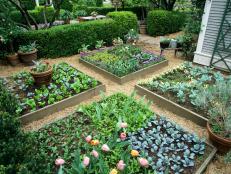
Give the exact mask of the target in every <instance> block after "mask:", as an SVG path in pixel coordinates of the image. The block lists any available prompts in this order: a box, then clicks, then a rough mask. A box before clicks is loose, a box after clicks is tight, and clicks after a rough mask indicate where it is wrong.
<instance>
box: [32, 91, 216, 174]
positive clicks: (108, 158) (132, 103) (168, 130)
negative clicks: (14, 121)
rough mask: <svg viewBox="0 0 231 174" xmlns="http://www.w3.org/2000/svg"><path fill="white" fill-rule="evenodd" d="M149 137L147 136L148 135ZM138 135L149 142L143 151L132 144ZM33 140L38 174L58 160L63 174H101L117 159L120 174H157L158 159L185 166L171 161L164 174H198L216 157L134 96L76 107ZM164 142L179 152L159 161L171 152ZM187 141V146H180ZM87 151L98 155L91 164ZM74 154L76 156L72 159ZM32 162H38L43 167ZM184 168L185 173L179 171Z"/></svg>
mask: <svg viewBox="0 0 231 174" xmlns="http://www.w3.org/2000/svg"><path fill="white" fill-rule="evenodd" d="M161 121H162V123H161ZM121 123H126V124H127V126H126V127H123V128H121V125H122V124H121ZM105 125H107V126H105ZM154 129H155V131H154ZM150 131H152V133H151V134H150ZM128 132H130V133H128ZM121 133H127V134H128V136H127V137H125V139H124V140H122V139H120V138H119V137H120V135H121ZM143 133H145V136H148V138H147V139H146V140H147V141H152V143H151V144H150V145H148V146H147V147H144V144H145V143H144V141H146V140H144V137H141V138H143V139H142V142H140V141H141V140H139V141H138V140H137V141H135V139H140V135H143ZM34 135H35V138H36V139H35V141H36V142H37V143H35V144H36V147H35V149H36V150H35V151H34V154H32V157H31V164H30V165H29V168H31V169H32V171H36V172H37V173H54V171H56V170H57V168H56V167H55V165H54V161H55V159H56V158H63V159H64V160H65V161H66V162H65V164H64V168H65V169H67V170H68V171H77V170H76V169H77V168H78V169H80V170H81V171H84V172H83V173H87V172H88V173H92V174H93V173H103V174H104V173H105V174H106V173H109V171H111V170H112V169H115V168H116V164H117V163H118V162H119V161H120V160H121V159H122V160H123V161H124V163H125V164H126V167H125V169H124V171H123V172H124V173H125V174H140V173H145V172H149V173H153V172H154V170H156V171H158V172H159V171H160V170H159V168H155V166H158V165H159V162H158V160H162V156H166V157H167V155H175V157H176V159H178V158H179V157H178V156H180V158H181V159H182V160H185V163H184V162H181V161H179V159H178V161H175V160H171V161H169V164H170V165H168V166H169V167H167V166H166V164H165V163H163V162H164V161H163V162H162V163H163V164H162V167H163V169H167V168H169V171H170V173H172V169H171V167H174V170H176V169H177V168H179V166H180V170H181V169H183V170H184V171H183V172H180V173H187V172H188V171H190V172H191V173H202V171H203V170H204V169H205V167H206V166H207V164H208V163H209V162H210V160H211V159H212V158H213V156H214V154H215V152H216V149H215V148H213V146H210V145H209V144H206V143H205V142H204V141H203V140H200V139H199V138H198V137H197V136H196V135H194V134H190V133H188V132H186V131H184V130H183V129H182V128H181V127H180V126H178V125H176V124H175V123H172V122H170V121H168V120H165V119H164V118H162V117H161V118H160V117H158V116H156V115H155V114H153V112H152V111H151V110H150V109H149V105H147V104H145V103H144V102H143V100H140V101H136V100H135V99H134V95H132V96H126V95H123V94H120V93H118V94H115V95H112V96H110V97H107V98H106V97H103V99H102V100H101V101H99V102H94V103H92V104H90V105H86V106H81V107H80V108H79V109H78V111H77V112H76V113H74V114H72V115H70V116H69V117H67V118H64V119H62V120H59V121H56V122H54V123H51V124H48V125H46V126H45V127H43V128H41V129H39V130H38V131H36V132H34ZM87 135H90V136H91V138H90V141H89V143H87V142H86V141H88V140H87V139H86V140H85V137H86V136H87ZM157 135H158V136H160V137H161V139H156V140H159V142H156V141H155V140H153V137H154V136H157ZM160 137H159V138H160ZM93 140H94V142H95V140H98V141H99V144H97V145H95V144H94V143H93ZM168 140H169V141H172V143H171V144H173V145H174V148H178V146H179V148H178V150H173V149H169V153H168V154H167V155H166V154H165V152H163V153H161V155H162V156H161V157H159V155H158V154H160V153H158V154H157V155H156V153H157V152H161V149H162V148H163V147H164V148H165V149H162V150H166V149H167V148H173V147H172V145H171V144H166V143H164V141H166V142H167V141H168ZM186 140H187V143H185V142H186ZM139 143H140V146H139ZM178 143H179V144H178ZM183 143H185V144H183ZM103 144H107V145H108V147H109V151H108V152H103V151H102V149H103V148H102V146H103ZM129 144H130V145H131V146H132V148H131V146H129ZM137 144H138V145H137ZM154 145H155V146H157V148H156V147H155V146H154ZM132 149H133V150H135V149H136V150H138V151H139V154H138V156H137V157H135V156H131V154H130V152H131V150H132ZM92 150H95V151H97V152H98V153H99V158H94V156H93V155H92ZM75 151H77V153H74V152H75ZM188 151H189V152H188ZM147 152H148V154H147ZM154 154H155V155H154ZM84 156H85V157H86V156H88V157H89V158H90V164H89V166H87V167H83V166H82V165H81V163H82V160H83V158H84ZM140 157H143V158H146V159H147V160H148V162H149V165H148V166H147V167H145V168H143V167H141V166H140V165H139V162H138V161H139V158H140ZM154 157H155V158H154ZM186 157H187V159H186ZM169 159H170V157H169ZM74 160H75V161H74ZM188 160H189V161H188ZM37 161H42V164H40V163H38V162H37ZM33 162H34V163H33ZM178 162H179V163H180V164H179V166H178ZM189 164H190V165H191V166H189ZM101 165H103V166H104V167H103V169H104V172H102V170H103V169H102V168H101V167H100V166H101ZM183 165H185V166H186V167H182V166H183ZM69 169H70V170H69ZM69 173H71V172H69ZM72 173H74V172H72ZM79 173H81V172H79Z"/></svg>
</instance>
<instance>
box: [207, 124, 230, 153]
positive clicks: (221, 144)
mask: <svg viewBox="0 0 231 174" xmlns="http://www.w3.org/2000/svg"><path fill="white" fill-rule="evenodd" d="M207 131H208V134H209V139H210V140H211V141H212V143H213V145H214V146H216V147H217V150H218V152H220V153H222V154H224V153H227V152H228V151H229V150H230V149H231V139H230V138H223V137H222V136H219V135H217V134H215V133H213V131H212V129H211V126H210V124H209V122H208V123H207Z"/></svg>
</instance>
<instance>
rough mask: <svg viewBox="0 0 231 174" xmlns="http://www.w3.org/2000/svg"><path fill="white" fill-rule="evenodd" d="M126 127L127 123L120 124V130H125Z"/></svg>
mask: <svg viewBox="0 0 231 174" xmlns="http://www.w3.org/2000/svg"><path fill="white" fill-rule="evenodd" d="M127 127H128V124H127V123H125V122H121V123H120V128H127Z"/></svg>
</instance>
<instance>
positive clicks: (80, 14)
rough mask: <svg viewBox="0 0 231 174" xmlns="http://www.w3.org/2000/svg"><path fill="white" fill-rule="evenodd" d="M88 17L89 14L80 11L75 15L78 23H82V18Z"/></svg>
mask: <svg viewBox="0 0 231 174" xmlns="http://www.w3.org/2000/svg"><path fill="white" fill-rule="evenodd" d="M83 16H87V12H86V11H85V10H78V11H76V12H75V13H74V17H75V18H77V20H78V21H81V17H83Z"/></svg>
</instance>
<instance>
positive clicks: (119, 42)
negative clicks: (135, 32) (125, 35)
mask: <svg viewBox="0 0 231 174" xmlns="http://www.w3.org/2000/svg"><path fill="white" fill-rule="evenodd" d="M112 43H113V45H114V46H116V45H122V44H123V43H124V41H123V40H122V39H121V38H120V37H117V38H115V39H113V41H112Z"/></svg>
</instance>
